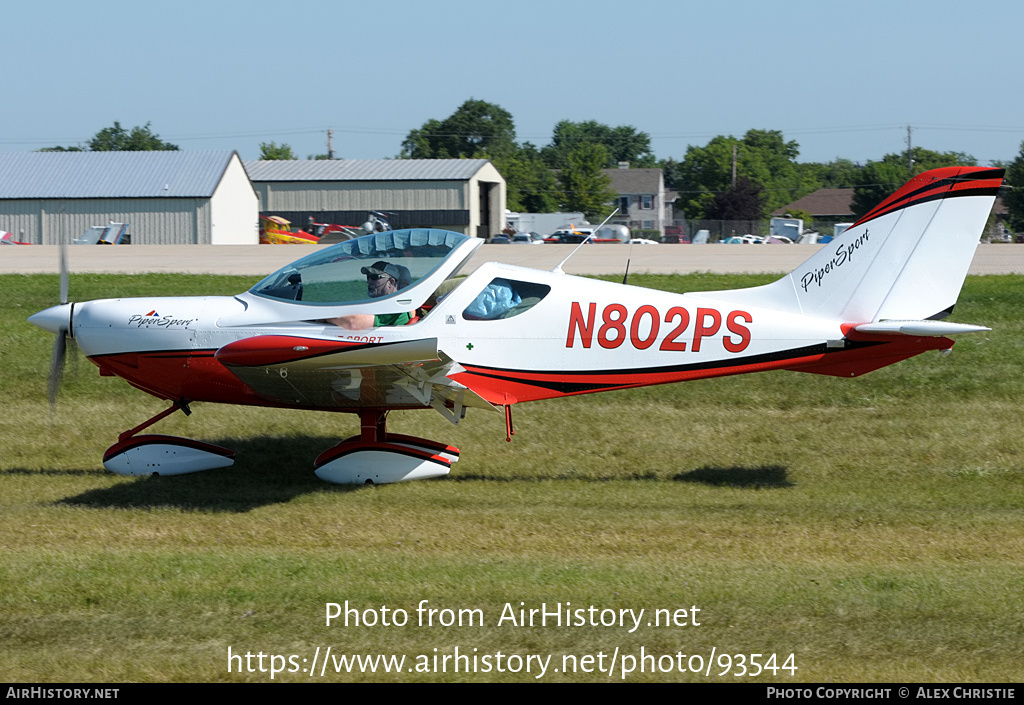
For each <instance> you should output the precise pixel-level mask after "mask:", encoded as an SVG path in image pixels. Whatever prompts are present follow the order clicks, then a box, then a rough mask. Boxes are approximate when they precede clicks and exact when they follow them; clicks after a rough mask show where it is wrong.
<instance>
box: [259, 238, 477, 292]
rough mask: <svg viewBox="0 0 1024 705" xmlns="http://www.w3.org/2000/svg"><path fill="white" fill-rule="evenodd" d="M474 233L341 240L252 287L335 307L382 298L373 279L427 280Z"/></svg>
mask: <svg viewBox="0 0 1024 705" xmlns="http://www.w3.org/2000/svg"><path fill="white" fill-rule="evenodd" d="M466 240H469V237H468V236H466V235H460V234H459V233H453V232H448V231H446V230H428V229H416V230H389V231H386V232H382V233H373V234H370V235H364V236H363V237H358V238H355V239H354V240H346V241H345V242H339V243H338V244H337V245H333V246H331V247H328V248H326V249H324V250H320V251H319V252H316V253H314V254H312V255H309V256H308V257H303V258H302V259H300V260H298V261H297V262H293V263H292V264H290V265H288V266H287V267H284V268H283V269H279V270H278V271H276V272H274V273H273V274H271V275H270V276H269V277H267V278H266V279H264V280H263V281H261V282H259V283H258V284H257V285H256V286H254V287H253V288H252V289H250V290H249V291H250V292H251V293H253V294H256V295H257V296H265V297H267V298H270V299H281V300H285V301H301V302H302V303H305V304H318V305H322V306H330V305H337V304H351V303H360V302H366V301H371V300H372V301H380V300H383V299H385V298H388V297H390V296H394V295H396V294H397V291H395V292H393V293H390V294H388V295H386V296H380V297H373V296H371V293H370V292H369V291H368V284H369V283H370V282H369V280H374V281H376V280H375V279H374V278H375V277H378V276H380V274H385V275H391V276H393V277H394V279H395V280H396V282H397V289H399V290H400V289H404V288H406V287H408V286H411V285H413V284H415V283H416V282H418V281H419V280H420V279H423V278H424V277H426V276H427V275H429V274H430V273H431V272H433V271H434V270H435V269H437V268H438V267H439V266H440V265H441V263H442V262H443V261H444V260H445V259H447V258H448V256H449V255H450V254H451V253H452V251H453V250H454V249H455V248H457V247H458V246H459V245H461V244H462V243H463V242H465V241H466Z"/></svg>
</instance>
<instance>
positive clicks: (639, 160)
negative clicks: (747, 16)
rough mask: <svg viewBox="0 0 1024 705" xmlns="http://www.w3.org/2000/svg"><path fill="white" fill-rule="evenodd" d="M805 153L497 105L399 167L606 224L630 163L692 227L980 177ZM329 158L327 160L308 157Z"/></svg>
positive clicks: (435, 138)
mask: <svg viewBox="0 0 1024 705" xmlns="http://www.w3.org/2000/svg"><path fill="white" fill-rule="evenodd" d="M177 149H178V146H177V145H174V144H170V143H168V142H165V141H163V140H162V139H160V137H159V136H158V135H156V134H154V133H153V132H152V130H151V129H150V123H146V125H145V126H143V127H134V128H132V129H131V130H126V129H125V128H123V127H122V126H121V125H120V123H118V122H115V123H114V125H113V126H112V127H108V128H104V129H103V130H100V131H99V132H98V133H97V134H96V135H95V136H94V137H93V139H92V140H90V141H89V142H88V143H87V144H86V145H85V146H77V147H49V148H46V149H43V150H40V151H110V150H133V151H138V150H177ZM799 154H800V146H799V144H797V142H796V141H794V140H789V141H787V140H786V139H785V138H784V136H783V134H782V132H781V131H778V130H749V131H748V132H747V133H746V134H745V135H743V137H740V138H737V137H733V136H725V135H719V136H717V137H714V138H713V139H711V140H710V141H709V142H708V143H707V144H706V145H704V146H694V145H691V146H690V147H688V148H687V150H686V154H684V155H682V157H681V158H680V159H679V160H676V159H674V158H667V159H658V158H657V157H656V156H655V154H654V152H653V151H652V149H651V138H650V135H648V134H647V133H645V132H641V131H638V130H637V129H636V128H634V127H632V126H628V125H620V126H617V127H611V126H609V125H604V124H601V123H598V122H596V121H593V120H589V121H584V122H572V121H569V120H562V121H561V122H559V123H557V124H556V125H555V127H554V130H553V132H552V136H551V142H550V143H549V144H548V145H546V146H544V147H537V146H536V145H534V144H532V143H530V142H522V143H520V142H518V141H517V139H516V130H515V122H514V120H513V118H512V115H511V113H509V112H508V111H507V110H505V109H504V108H502V107H501V106H499V105H495V104H494V103H488V102H486V101H482V100H475V99H469V100H467V101H466V102H464V103H463V104H462V105H461V106H459V107H458V108H457V109H456V110H455V112H453V113H452V114H451V115H449V116H448V117H446V118H444V119H441V120H438V119H430V120H427V121H426V122H425V123H423V125H421V126H420V127H419V128H416V129H413V130H411V131H410V132H409V133H408V135H407V136H406V138H405V139H404V140H403V141H402V144H401V151H400V153H399V154H398V158H400V159H490V160H492V161H493V163H494V165H495V166H496V167H497V169H498V171H499V172H500V173H501V175H502V176H503V177H504V178H505V181H506V184H507V193H508V201H507V207H508V208H509V209H510V210H513V211H520V212H529V213H551V212H555V211H581V212H583V213H585V214H586V215H587V216H588V217H591V218H596V217H598V216H600V217H603V216H604V215H607V211H608V204H609V203H610V202H611V201H612V200H613V199H614V198H615V197H616V196H617V194H616V193H615V192H613V191H612V190H611V188H610V179H609V178H608V176H607V175H605V174H604V173H603V172H602V170H603V169H609V168H614V167H616V166H617V165H618V164H619V163H620V162H628V163H629V166H630V167H632V168H645V167H658V168H661V169H662V170H663V173H664V175H665V184H666V187H667V188H669V189H671V190H674V191H676V192H678V193H679V199H678V200H677V201H676V210H677V211H678V212H682V214H683V215H685V217H687V218H690V219H696V220H702V219H714V220H761V219H764V218H766V217H768V214H770V213H771V212H772V211H774V210H776V209H778V208H780V207H782V206H784V205H786V204H788V203H792V202H793V201H795V200H797V199H799V198H801V197H803V196H806V195H807V194H810V193H812V192H814V191H816V190H817V189H819V188H852V189H853V190H854V195H853V212H854V216H855V217H860V216H862V215H864V214H865V213H867V212H868V211H869V210H871V209H872V208H873V207H874V206H876V205H877V204H878V203H880V202H881V201H882V200H883V199H884V198H885V197H887V196H888V195H889V194H891V193H892V192H893V191H894V190H895V189H897V188H898V187H899V186H901V185H902V184H903V183H905V182H906V181H907V179H909V178H910V177H911V176H913V175H915V174H919V173H921V172H923V171H927V170H928V169H934V168H936V167H942V166H955V165H965V166H975V165H976V164H977V160H976V159H975V158H974V157H973V156H971V155H970V154H966V153H963V152H935V151H932V150H928V149H924V148H922V147H914V148H913V149H912V150H910V151H909V153H908V152H901V153H895V154H886V155H884V156H883V157H882V158H881V159H879V160H877V161H868V162H867V163H866V164H863V165H862V164H856V163H854V162H852V161H850V160H848V159H836V160H834V161H831V162H827V163H818V162H798V161H797V157H798V156H799ZM260 158H261V159H295V155H294V154H293V153H292V149H291V147H290V146H289V145H287V144H281V145H278V144H277V143H275V142H269V143H261V144H260ZM311 158H316V159H323V158H326V155H317V156H316V157H311ZM993 166H997V167H1002V168H1006V169H1007V172H1006V177H1007V178H1006V183H1007V184H1008V185H1010V186H1016V187H1017V188H1016V190H1010V191H1008V192H1007V193H1006V194H1005V195H1004V197H1003V200H1004V202H1005V204H1006V206H1007V210H1008V211H1009V216H1008V225H1009V227H1010V228H1011V229H1012V230H1014V231H1015V232H1021V231H1024V143H1021V149H1020V152H1019V153H1018V155H1017V156H1016V158H1015V159H1013V160H1012V161H1009V162H998V163H993Z"/></svg>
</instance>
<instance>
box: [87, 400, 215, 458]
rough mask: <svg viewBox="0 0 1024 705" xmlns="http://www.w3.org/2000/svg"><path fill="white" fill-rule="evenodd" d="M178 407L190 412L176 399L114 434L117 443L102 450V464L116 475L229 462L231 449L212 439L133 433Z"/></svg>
mask: <svg viewBox="0 0 1024 705" xmlns="http://www.w3.org/2000/svg"><path fill="white" fill-rule="evenodd" d="M179 409H181V410H182V411H183V412H185V415H186V416H187V415H189V414H191V413H192V410H191V409H189V407H188V402H187V401H184V400H181V401H176V402H174V403H173V404H171V407H170V408H169V409H164V410H163V411H161V412H160V413H159V414H157V415H155V416H153V417H152V418H151V419H149V420H148V421H144V422H142V423H141V424H139V425H138V426H136V427H135V428H132V429H129V430H127V431H125V432H124V433H122V434H121V435H120V436H118V438H117V443H115V444H114V445H112V446H110V447H109V448H107V452H106V453H104V454H103V467H105V468H106V469H107V470H109V471H110V472H114V473H117V474H118V475H184V474H186V473H191V472H201V471H203V470H213V469H214V468H226V467H230V466H231V465H233V464H234V463H235V453H234V451H231V450H228V449H227V448H221V447H220V446H215V445H213V444H212V443H204V442H202V441H196V440H192V439H191V438H180V437H178V436H163V435H158V434H147V435H142V436H139V435H136V434H138V432H139V431H142V430H143V429H146V428H149V427H150V426H152V425H153V424H155V423H156V422H157V421H160V420H161V419H164V418H166V417H168V416H170V415H171V414H173V413H174V412H175V411H178V410H179Z"/></svg>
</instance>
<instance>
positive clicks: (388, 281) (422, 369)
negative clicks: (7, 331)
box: [29, 167, 1003, 484]
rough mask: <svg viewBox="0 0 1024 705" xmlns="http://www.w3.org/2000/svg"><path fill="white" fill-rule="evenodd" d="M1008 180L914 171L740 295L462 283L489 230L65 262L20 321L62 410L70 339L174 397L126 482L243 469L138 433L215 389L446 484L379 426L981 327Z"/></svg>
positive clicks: (101, 361)
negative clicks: (148, 281) (233, 276)
mask: <svg viewBox="0 0 1024 705" xmlns="http://www.w3.org/2000/svg"><path fill="white" fill-rule="evenodd" d="M1002 177H1003V171H1002V170H1001V169H990V168H980V167H949V168H943V169H936V170H933V171H929V172H925V173H923V174H920V175H919V176H916V177H914V178H913V179H911V180H910V181H909V182H908V183H907V184H906V185H905V186H903V187H902V188H901V189H899V190H898V191H897V192H896V193H895V194H893V195H892V196H891V197H889V198H888V199H887V200H885V201H884V202H883V203H881V204H880V205H879V206H877V207H876V208H875V209H874V210H872V211H871V212H870V213H868V214H867V215H866V216H864V217H863V218H861V219H860V220H859V221H858V222H857V223H856V224H854V225H853V226H852V227H851V228H849V229H848V230H847V231H846V232H844V233H843V234H842V235H841V236H840V237H838V238H837V239H836V240H835V241H834V242H832V243H830V244H829V245H827V246H825V247H824V248H823V249H821V250H819V251H818V252H816V253H815V254H814V255H812V256H811V258H810V259H808V260H807V261H806V262H805V263H804V264H802V265H801V266H800V267H797V269H796V270H794V271H793V272H791V273H790V274H788V275H786V276H784V277H783V278H781V279H779V280H778V281H775V282H773V283H771V284H768V285H765V286H759V287H754V288H748V289H740V290H733V291H716V292H708V293H696V292H695V293H687V294H674V293H668V292H663V291H656V290H651V289H645V288H641V287H636V286H627V285H623V284H615V283H610V282H604V281H597V280H593V279H586V278H581V277H576V276H570V275H567V274H565V273H564V272H563V271H562V269H561V265H559V266H557V267H555V269H554V270H552V271H540V270H535V269H528V268H524V267H518V266H512V265H508V264H500V263H495V262H490V263H487V264H484V265H483V266H481V267H479V268H478V269H477V270H476V271H474V272H473V273H472V274H470V275H469V276H467V277H464V278H457V277H456V275H457V273H458V272H459V270H460V269H461V268H462V267H463V265H465V264H466V262H467V261H468V260H469V258H470V255H472V254H473V253H474V252H475V251H476V249H477V248H478V247H479V246H480V245H482V244H483V240H481V239H477V238H472V237H468V236H465V235H461V234H458V233H453V232H446V231H442V230H429V229H413V230H396V231H392V230H387V231H384V232H374V233H371V234H367V235H365V236H362V237H358V238H354V239H351V240H347V241H344V242H340V243H338V244H336V245H333V246H330V247H326V248H322V249H319V250H318V251H317V252H314V253H313V254H310V255H309V256H307V257H303V258H302V259H299V260H298V261H296V262H294V263H293V264H290V265H288V266H286V267H284V268H283V269H281V270H279V271H277V272H275V273H273V274H271V275H270V276H268V277H266V278H265V279H263V280H262V281H260V282H259V283H257V284H256V285H255V286H253V287H252V288H251V289H250V290H249V291H247V292H244V293H241V294H239V295H237V296H213V297H159V298H134V299H107V300H98V301H88V302H84V303H67V268H66V266H63V265H62V275H61V303H60V304H59V305H57V306H53V307H51V308H48V309H46V310H44V311H41V312H39V313H37V314H35V315H33V316H31V317H30V318H29V321H31V322H32V323H34V324H35V325H37V326H39V327H41V328H44V329H46V330H49V331H52V332H54V333H55V334H56V335H57V340H56V343H55V347H54V360H53V369H52V371H51V386H50V395H51V402H52V400H53V397H54V395H55V393H56V386H55V383H54V380H59V373H60V369H61V366H62V364H63V358H64V351H65V347H66V339H67V337H68V336H70V337H73V338H74V339H75V340H76V341H77V342H78V345H79V347H80V348H81V350H82V351H83V353H84V354H85V355H86V356H87V357H88V358H89V360H91V361H92V362H93V363H95V364H96V365H97V366H98V367H99V369H100V374H102V375H116V376H118V377H121V378H123V379H125V380H127V381H128V383H130V384H131V385H133V386H135V387H137V388H139V389H141V390H143V391H145V392H147V393H149V394H152V395H153V396H156V397H158V398H160V399H164V400H166V401H167V402H169V407H168V408H167V409H165V410H164V411H162V412H161V413H159V414H157V415H156V416H154V417H153V418H151V419H149V420H148V421H146V422H144V423H142V424H140V425H139V426H137V427H135V428H133V429H130V430H128V431H125V432H124V433H122V434H121V436H120V437H119V439H118V441H117V443H115V444H114V445H112V446H111V447H110V448H109V449H108V450H107V451H106V454H105V455H104V459H103V462H104V465H105V466H106V467H107V468H108V469H109V470H111V471H113V472H117V473H122V474H127V475H143V474H146V475H148V474H153V473H156V474H161V475H169V474H180V473H187V472H196V471H200V470H209V469H212V468H217V467H225V466H228V465H230V464H232V463H233V453H232V452H231V451H230V450H228V449H225V448H220V447H218V446H214V445H212V444H209V443H205V442H202V441H197V440H191V439H187V438H179V437H173V436H166V435H157V434H140V432H141V431H142V430H143V429H145V428H147V427H149V426H150V425H152V424H153V423H155V422H157V421H159V420H160V419H162V418H164V417H166V416H167V415H169V414H171V413H173V412H175V411H177V410H181V411H184V412H185V413H190V405H191V404H192V403H193V402H197V401H204V402H214V403H222V404H242V405H255V406H266V407H279V408H292V409H316V410H323V411H334V412H347V413H353V414H358V416H359V419H360V428H361V431H360V433H359V435H357V436H353V437H351V438H346V439H344V440H342V441H341V442H340V443H338V444H337V445H335V446H334V447H333V448H329V449H327V450H325V451H324V452H323V453H322V454H321V455H320V456H319V457H318V458H317V459H316V461H315V462H314V468H315V471H316V474H317V475H318V476H319V477H321V478H322V479H324V480H327V481H330V482H339V483H360V484H363V483H387V482H397V481H400V480H413V479H421V478H427V477H436V476H441V475H445V474H447V473H448V472H449V470H450V468H451V464H452V462H454V461H456V460H458V457H459V451H458V449H456V448H454V447H452V446H449V445H446V444H444V443H438V442H435V441H431V440H428V439H422V438H415V437H411V436H406V435H400V434H395V433H390V432H388V430H387V416H388V413H389V412H391V411H395V410H407V409H434V410H435V411H437V412H438V413H440V414H441V415H442V416H444V417H445V418H446V419H448V420H449V421H451V422H452V423H453V424H458V423H459V422H460V421H461V420H462V419H463V418H464V417H465V414H466V412H467V410H468V409H470V408H480V409H488V410H497V411H499V412H501V411H504V414H505V419H506V430H507V435H506V438H508V439H510V438H511V435H512V423H511V408H512V405H513V404H517V403H519V402H525V401H535V400H540V399H550V398H554V397H562V396H570V395H577V394H588V393H592V392H601V391H607V390H613V389H625V388H629V387H640V386H644V385H652V384H664V383H668V382H683V381H688V380H696V379H703V378H708V377H718V376H724V375H736V374H744V373H749V372H761V371H766V370H780V369H781V370H794V371H798V372H809V373H813V374H823V375H835V376H841V377H855V376H857V375H861V374H864V373H867V372H870V371H872V370H875V369H878V368H880V367H884V366H886V365H890V364H892V363H895V362H898V361H900V360H903V359H906V358H909V357H912V356H914V355H918V354H920V353H922V352H924V351H926V350H949V349H950V348H951V347H952V345H953V341H952V340H950V339H948V338H947V337H945V336H947V335H950V334H954V333H965V332H972V331H982V330H988V329H987V328H984V327H982V326H974V325H965V324H960V323H948V322H945V321H943V320H942V319H943V318H944V317H946V316H947V315H948V314H949V313H950V312H951V311H952V310H953V306H954V304H955V303H956V300H957V297H958V295H959V293H960V289H961V287H962V285H963V281H964V278H965V277H966V274H967V270H968V267H969V265H970V262H971V259H972V257H973V254H974V251H975V248H976V247H977V244H978V241H979V235H980V233H981V230H982V228H983V227H984V224H985V221H986V219H987V217H988V214H989V211H990V210H991V207H992V204H993V201H994V199H995V196H996V193H997V191H998V189H999V187H1000V186H1001V184H1002ZM384 285H388V286H389V287H390V288H383V289H382V288H381V287H382V286H384ZM359 322H362V327H360V325H358V323H359ZM397 323H401V324H400V325H398V324H397ZM387 324H390V325H387ZM524 361H525V362H524Z"/></svg>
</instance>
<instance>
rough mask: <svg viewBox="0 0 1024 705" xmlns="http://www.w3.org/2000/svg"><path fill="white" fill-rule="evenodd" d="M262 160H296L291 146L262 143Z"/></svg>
mask: <svg viewBox="0 0 1024 705" xmlns="http://www.w3.org/2000/svg"><path fill="white" fill-rule="evenodd" d="M260 159H264V160H286V159H295V154H294V153H292V148H291V145H288V144H284V143H282V144H278V143H277V142H260Z"/></svg>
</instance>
